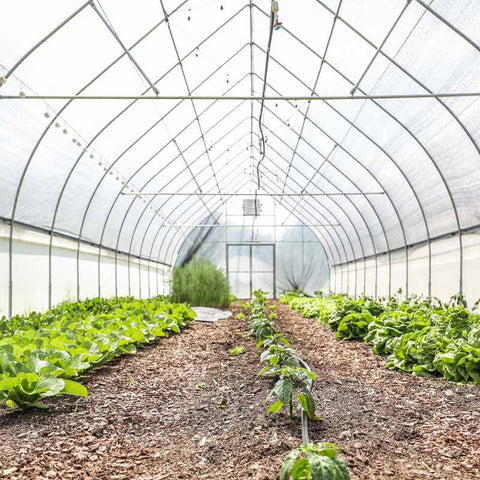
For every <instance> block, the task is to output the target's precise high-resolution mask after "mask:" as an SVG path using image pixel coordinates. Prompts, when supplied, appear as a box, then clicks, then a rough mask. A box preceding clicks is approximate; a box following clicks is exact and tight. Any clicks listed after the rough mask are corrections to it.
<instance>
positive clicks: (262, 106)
mask: <svg viewBox="0 0 480 480" xmlns="http://www.w3.org/2000/svg"><path fill="white" fill-rule="evenodd" d="M274 21H275V13H274V11H273V4H272V8H271V9H270V22H269V30H270V31H269V34H268V46H267V53H266V58H265V72H264V74H263V88H262V101H261V104H260V114H259V116H258V129H259V131H260V143H261V147H262V148H261V152H260V160H259V161H258V163H257V188H256V189H255V217H257V216H258V212H257V194H258V190H259V189H260V165H261V163H262V162H263V161H264V160H265V135H264V133H263V112H264V110H265V93H266V91H267V76H268V66H269V63H270V50H271V48H272V39H273V24H274Z"/></svg>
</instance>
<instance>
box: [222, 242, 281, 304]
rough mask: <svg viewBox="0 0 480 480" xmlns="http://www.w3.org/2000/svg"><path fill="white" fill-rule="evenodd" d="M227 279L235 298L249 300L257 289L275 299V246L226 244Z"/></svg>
mask: <svg viewBox="0 0 480 480" xmlns="http://www.w3.org/2000/svg"><path fill="white" fill-rule="evenodd" d="M227 277H228V282H229V284H230V289H231V292H232V293H233V294H234V295H235V296H236V297H237V298H251V296H252V292H254V291H255V290H259V289H261V290H263V291H265V292H267V293H268V296H269V297H270V298H275V297H276V285H275V245H273V244H262V245H259V244H255V243H235V244H227Z"/></svg>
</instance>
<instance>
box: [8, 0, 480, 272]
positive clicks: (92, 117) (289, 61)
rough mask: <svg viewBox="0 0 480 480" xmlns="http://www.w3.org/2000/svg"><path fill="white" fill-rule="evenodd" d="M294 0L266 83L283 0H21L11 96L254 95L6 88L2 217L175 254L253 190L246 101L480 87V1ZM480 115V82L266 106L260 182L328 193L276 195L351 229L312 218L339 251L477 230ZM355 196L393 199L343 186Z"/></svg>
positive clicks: (253, 117)
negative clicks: (275, 7) (273, 18)
mask: <svg viewBox="0 0 480 480" xmlns="http://www.w3.org/2000/svg"><path fill="white" fill-rule="evenodd" d="M279 4H280V12H279V13H280V20H281V21H282V22H283V29H280V30H278V31H274V32H273V35H272V45H271V51H270V61H269V68H268V72H267V78H264V76H265V60H266V54H267V49H268V48H267V45H268V38H269V34H270V31H269V28H270V26H269V21H270V19H269V17H270V5H271V2H270V0H257V1H255V2H253V1H244V2H232V1H225V0H183V1H179V0H142V1H141V2H136V3H135V4H134V3H132V2H118V1H115V0H92V1H91V2H87V3H85V2H82V1H79V0H78V1H77V0H76V1H73V0H71V1H69V2H65V1H60V0H50V1H49V2H48V5H45V4H44V3H42V4H40V3H39V2H36V1H34V0H15V1H13V0H5V1H4V2H3V4H2V16H1V18H0V45H1V49H0V64H1V65H0V76H2V77H6V82H5V84H4V85H3V86H1V87H0V95H2V96H8V95H11V96H19V95H20V96H23V95H33V96H35V95H40V96H67V97H68V96H75V95H87V96H92V97H102V96H132V97H138V96H150V95H155V92H154V90H153V88H152V86H154V87H155V89H158V92H159V93H160V95H164V96H210V95H213V96H240V97H245V99H244V100H235V101H233V100H228V101H223V100H220V99H217V100H208V101H207V100H192V99H169V100H138V99H116V100H113V99H109V100H105V99H101V98H98V99H91V100H78V99H68V98H67V99H66V98H60V99H59V98H56V99H48V100H40V99H39V100H26V99H22V98H17V99H1V100H0V105H1V108H0V162H1V164H0V217H1V218H3V219H6V220H8V221H12V220H13V221H14V222H20V223H23V224H27V225H31V226H34V227H39V228H42V229H45V230H46V231H49V232H50V231H52V232H59V233H66V234H68V235H70V236H73V237H80V238H82V239H84V240H87V241H89V242H93V243H95V244H100V245H104V246H106V247H109V248H114V249H120V250H122V251H126V252H131V253H132V254H133V255H136V256H141V257H143V258H150V259H154V260H159V261H162V262H166V263H175V259H176V257H177V255H178V252H179V250H180V248H181V247H182V245H184V246H183V249H185V248H187V246H188V244H189V243H190V244H191V243H192V242H193V243H195V242H197V241H199V240H198V238H197V236H196V235H192V236H191V238H189V230H192V228H193V227H192V228H188V227H185V225H196V224H199V223H201V222H202V221H205V219H206V218H209V219H210V221H214V222H216V221H217V219H218V221H219V222H221V221H223V220H222V215H221V213H222V211H223V208H224V204H225V201H226V200H227V199H228V198H230V196H231V195H232V194H235V193H254V192H255V188H256V170H255V169H256V165H257V162H258V160H259V158H260V156H261V154H260V149H259V140H260V137H261V132H260V129H259V126H258V121H259V115H260V111H261V108H260V102H259V101H258V100H249V99H248V98H249V97H250V96H252V95H253V96H261V95H262V90H263V86H264V82H265V88H266V90H265V93H266V95H267V96H291V97H296V96H297V97H298V96H306V97H308V96H327V97H328V96H339V95H340V96H348V95H349V94H350V91H351V90H352V87H354V86H357V87H358V88H357V90H356V91H355V92H354V95H356V96H362V95H373V96H375V95H393V96H395V95H404V94H407V95H410V94H436V93H459V92H460V93H462V92H463V93H464V92H479V91H480V47H479V46H478V45H479V44H480V4H479V3H478V2H475V1H472V0H458V1H456V2H451V1H449V0H432V1H429V2H424V1H421V0H413V1H409V2H406V1H405V0H390V1H389V2H381V1H378V0H363V1H362V2H358V1H354V0H296V1H291V0H290V1H287V0H280V1H279ZM52 32H53V33H52ZM51 33H52V34H51ZM50 34H51V35H50ZM479 115H480V103H479V101H478V96H470V97H467V96H460V97H447V98H443V97H442V98H435V97H432V98H412V99H405V98H404V99H391V98H390V99H376V98H372V99H368V100H367V99H364V100H353V101H349V100H315V101H313V100H312V101H307V100H301V101H300V100H298V101H296V100H292V99H289V100H285V99H283V100H275V101H273V100H269V101H265V105H264V111H263V117H262V120H263V131H264V134H265V137H266V151H265V160H264V161H263V162H262V166H261V185H260V187H261V192H263V193H271V194H298V193H303V192H308V193H315V194H316V195H315V196H299V197H293V196H284V197H277V199H279V201H280V203H281V204H282V205H283V207H284V208H285V209H286V210H287V211H289V212H290V215H291V216H292V217H293V218H295V221H298V222H300V223H304V224H322V223H325V224H335V225H337V226H336V227H334V228H332V227H328V226H312V227H308V228H309V230H310V231H311V234H312V235H315V237H316V238H317V239H318V240H319V241H320V242H321V243H322V245H323V247H324V251H325V253H326V255H327V256H328V260H329V262H330V263H331V264H341V263H344V262H347V261H351V260H353V259H361V258H364V257H366V256H369V255H374V254H378V253H383V252H385V251H391V250H395V249H399V248H404V247H406V246H407V245H411V244H416V243H418V242H422V241H425V240H430V239H434V238H436V237H439V236H442V235H445V234H449V233H455V232H461V231H464V230H467V229H470V228H472V227H475V226H476V225H478V224H479V223H480V222H479V219H480V197H479V196H478V194H477V191H478V187H479V186H480V169H479V168H478V167H479V163H480V154H479V153H480V147H479V141H480V140H479V138H480V125H479V122H478V118H479ZM139 192H140V193H141V192H188V193H191V196H178V195H173V196H163V195H162V196H154V195H152V196H147V195H141V194H138V193H139ZM199 192H202V193H217V194H218V193H222V194H223V195H212V196H208V195H197V194H198V193H199ZM353 192H355V193H368V192H383V194H382V195H356V196H351V195H343V196H342V195H338V194H339V193H353ZM125 193H128V194H129V195H125ZM332 193H335V194H337V195H328V194H332ZM182 225H183V226H182ZM199 238H200V239H201V238H202V237H201V236H200V237H199Z"/></svg>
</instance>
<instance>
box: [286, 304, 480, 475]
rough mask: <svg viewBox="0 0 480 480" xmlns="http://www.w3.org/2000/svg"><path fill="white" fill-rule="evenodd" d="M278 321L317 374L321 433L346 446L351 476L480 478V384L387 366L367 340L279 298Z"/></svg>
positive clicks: (325, 438) (316, 392)
mask: <svg viewBox="0 0 480 480" xmlns="http://www.w3.org/2000/svg"><path fill="white" fill-rule="evenodd" d="M278 312H279V318H280V320H279V321H278V327H279V330H281V331H282V332H283V333H285V335H286V336H287V338H289V340H290V341H291V343H292V344H293V345H294V347H295V348H296V349H297V351H298V352H299V353H300V354H301V356H302V357H303V358H304V359H305V360H306V361H307V363H308V364H309V366H310V368H311V369H312V370H313V371H314V372H315V373H316V374H317V382H316V383H315V397H316V400H317V406H318V410H319V411H320V412H321V413H322V414H323V415H324V417H325V421H324V422H323V424H322V431H321V432H320V433H319V435H318V436H316V438H314V440H315V441H330V442H333V443H335V444H337V445H339V446H340V447H341V448H342V450H343V451H344V454H343V456H344V458H345V459H346V460H347V462H348V464H349V467H350V470H351V474H352V478H358V479H375V480H376V479H452V480H453V479H455V480H469V479H477V480H478V479H480V387H478V386H466V385H457V384H455V383H452V382H447V381H445V380H443V379H441V378H433V377H431V378H425V377H415V376H412V375H408V374H403V373H400V372H393V371H390V370H387V369H386V368H385V358H384V357H381V356H377V355H374V354H373V353H372V351H371V348H370V347H369V346H368V345H366V344H364V343H363V342H348V341H339V340H337V339H336V338H335V333H334V332H332V331H331V330H329V329H328V328H327V327H324V326H322V325H319V324H318V323H317V322H316V321H314V320H311V319H305V318H302V316H301V315H300V314H298V313H297V312H292V311H291V310H290V309H289V308H288V307H286V306H285V305H280V304H278Z"/></svg>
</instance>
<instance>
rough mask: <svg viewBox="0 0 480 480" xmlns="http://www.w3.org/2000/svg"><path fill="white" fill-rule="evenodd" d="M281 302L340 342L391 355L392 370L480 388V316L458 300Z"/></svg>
mask: <svg viewBox="0 0 480 480" xmlns="http://www.w3.org/2000/svg"><path fill="white" fill-rule="evenodd" d="M280 301H281V302H282V303H284V304H287V305H289V306H290V307H291V308H293V309H294V310H297V311H299V312H301V313H302V314H303V315H304V316H305V317H308V318H317V319H318V320H319V321H320V322H322V323H325V324H327V325H329V326H330V327H331V328H332V329H333V330H335V331H336V332H337V338H339V339H342V340H352V339H363V340H364V341H365V342H366V343H368V344H369V345H370V346H371V347H372V348H373V352H374V353H376V354H380V355H386V356H387V362H386V366H387V368H389V369H392V370H399V371H403V372H407V373H410V374H413V375H422V376H427V375H438V376H442V377H444V378H445V379H447V380H452V381H455V382H461V383H467V382H473V383H477V384H480V315H479V314H478V313H476V312H471V311H469V310H468V309H467V308H466V306H465V303H464V302H463V300H462V298H461V297H459V296H455V297H452V300H451V301H450V302H448V303H442V302H440V301H438V300H435V301H434V302H432V301H430V300H427V299H422V298H417V297H412V298H407V299H404V300H401V299H400V298H398V297H392V298H389V299H383V300H379V301H374V300H373V299H371V298H357V299H353V298H349V297H347V296H345V295H330V296H319V297H316V298H307V297H303V296H299V295H298V294H295V295H289V294H286V295H284V296H283V297H282V298H281V300H280Z"/></svg>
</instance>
